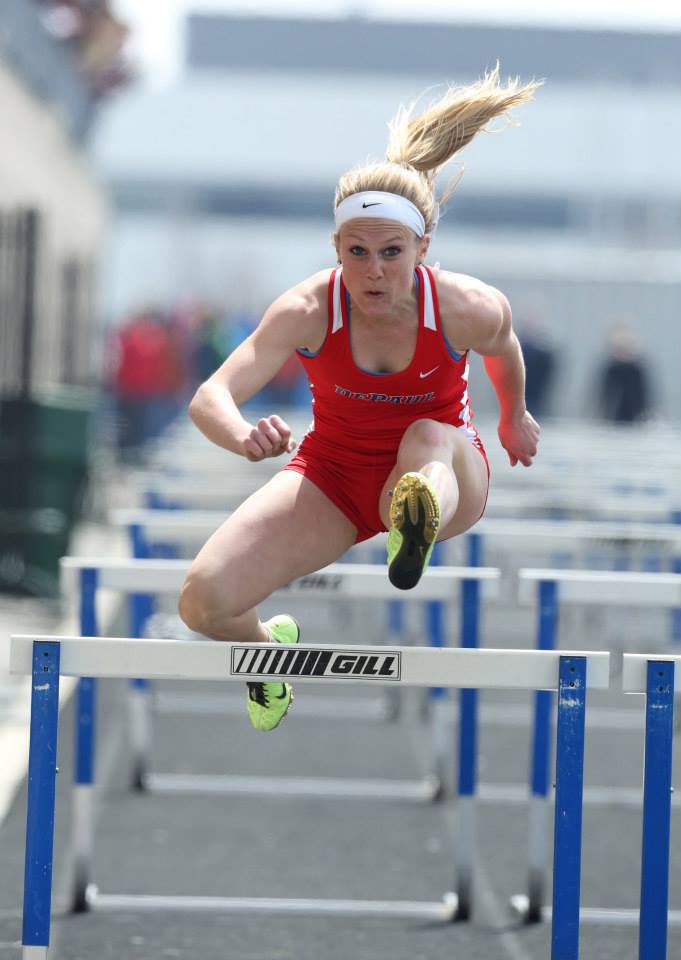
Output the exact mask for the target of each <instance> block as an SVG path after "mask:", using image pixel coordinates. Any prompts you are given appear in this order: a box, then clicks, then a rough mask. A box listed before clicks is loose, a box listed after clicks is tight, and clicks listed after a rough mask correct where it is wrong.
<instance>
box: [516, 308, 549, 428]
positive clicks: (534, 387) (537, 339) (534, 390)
mask: <svg viewBox="0 0 681 960" xmlns="http://www.w3.org/2000/svg"><path fill="white" fill-rule="evenodd" d="M518 339H519V340H520V346H521V347H522V351H523V357H524V358H525V402H526V404H527V409H528V410H529V411H530V413H531V414H533V416H535V417H542V416H544V415H545V414H546V413H547V411H548V410H550V407H551V400H550V397H551V390H552V388H553V383H554V380H555V373H556V352H555V348H554V346H553V344H552V342H551V339H550V336H549V332H548V330H547V327H546V324H545V323H544V321H543V320H541V319H540V317H539V316H538V315H534V314H530V315H528V316H527V317H526V318H525V319H524V320H522V321H521V322H520V323H519V324H518Z"/></svg>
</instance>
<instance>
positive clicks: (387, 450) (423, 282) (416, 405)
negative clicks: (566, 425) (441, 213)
mask: <svg viewBox="0 0 681 960" xmlns="http://www.w3.org/2000/svg"><path fill="white" fill-rule="evenodd" d="M416 280H417V287H418V307H419V329H418V335H417V340H416V349H415V350H414V355H413V357H412V359H411V362H410V363H409V366H408V367H406V369H404V370H400V371H399V372H398V373H372V372H371V371H368V370H362V369H361V368H360V367H358V366H357V364H356V363H355V361H354V358H353V356H352V349H351V345H350V298H349V295H348V293H347V290H346V288H345V284H344V283H343V275H342V270H340V269H338V270H333V271H332V273H331V277H330V279H329V294H328V297H329V321H328V329H327V333H326V338H325V340H324V343H323V344H322V346H321V347H320V349H319V350H318V351H317V352H316V353H309V352H308V351H306V350H299V351H298V358H299V360H300V362H301V363H302V365H303V367H304V368H305V372H306V373H307V376H308V379H309V381H310V389H311V391H312V409H313V415H314V419H313V421H312V424H311V426H310V429H309V430H308V432H307V433H306V434H305V436H304V438H303V440H302V442H301V444H300V446H299V448H298V450H297V452H296V454H295V456H294V457H293V458H292V459H291V460H290V462H289V463H288V464H287V465H286V466H285V467H284V469H285V470H295V471H297V472H298V473H302V474H303V476H305V477H307V478H308V479H309V480H311V481H312V482H313V483H314V484H315V485H316V486H317V487H319V488H320V490H322V491H323V493H325V494H326V496H327V497H328V498H329V499H330V500H331V501H332V502H333V503H335V504H336V506H337V507H338V508H339V509H340V510H341V511H342V512H343V513H344V514H345V516H346V517H348V519H349V520H350V521H351V522H352V523H354V524H355V526H356V527H357V541H356V542H357V543H359V542H361V541H362V540H368V539H369V537H373V536H374V535H375V534H377V533H380V532H381V531H382V530H385V526H384V525H383V522H382V521H381V517H380V515H379V512H378V499H379V496H380V493H381V490H382V488H383V484H384V483H385V481H386V479H387V477H388V474H389V473H390V471H391V470H392V468H393V467H394V466H395V461H396V458H397V450H398V447H399V445H400V441H401V439H402V436H403V434H404V431H405V430H406V428H407V427H408V426H409V425H410V424H411V423H413V422H414V421H415V420H423V419H430V420H438V421H439V422H440V423H449V424H451V425H452V426H454V427H458V428H459V429H460V430H462V431H463V432H464V433H465V434H466V436H467V437H468V438H469V439H470V440H471V442H472V443H473V445H474V446H475V447H476V448H477V449H478V450H479V451H480V453H481V454H482V456H483V457H484V459H485V463H487V457H486V455H485V450H484V448H483V445H482V442H481V440H480V438H479V436H478V432H477V430H476V429H475V427H474V426H473V422H472V418H473V411H472V409H471V404H470V400H469V397H468V369H469V364H468V353H467V352H466V353H464V354H461V355H459V354H457V353H455V352H454V351H453V350H452V349H451V347H449V345H448V344H447V342H446V339H445V336H444V334H443V331H442V327H441V322H440V308H439V304H438V299H437V290H436V287H435V280H434V278H433V274H432V272H431V270H430V269H429V268H428V267H423V266H419V267H417V268H416ZM487 469H488V476H489V466H488V468H487Z"/></svg>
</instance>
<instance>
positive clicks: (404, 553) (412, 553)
mask: <svg viewBox="0 0 681 960" xmlns="http://www.w3.org/2000/svg"><path fill="white" fill-rule="evenodd" d="M439 529H440V506H439V504H438V502H437V497H436V496H435V491H434V490H433V488H432V487H431V485H430V483H429V481H428V478H427V477H425V476H424V475H423V474H422V473H405V474H404V475H403V476H402V477H400V479H399V480H398V481H397V483H396V484H395V489H394V490H393V492H392V500H391V501H390V531H389V533H388V577H389V578H390V582H391V583H392V584H393V586H395V587H398V588H399V589H400V590H411V588H412V587H415V586H416V584H417V583H418V582H419V580H420V579H421V576H422V574H423V572H424V570H425V569H426V567H427V566H428V561H429V560H430V555H431V553H432V552H433V546H434V545H435V541H436V540H437V534H438V530H439Z"/></svg>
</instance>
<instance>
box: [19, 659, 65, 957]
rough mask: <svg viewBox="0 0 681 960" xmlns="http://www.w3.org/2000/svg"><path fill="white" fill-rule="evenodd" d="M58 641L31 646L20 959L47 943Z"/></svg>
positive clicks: (43, 953) (41, 953) (39, 952)
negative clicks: (31, 675)
mask: <svg viewBox="0 0 681 960" xmlns="http://www.w3.org/2000/svg"><path fill="white" fill-rule="evenodd" d="M59 651H60V646H59V643H58V642H54V641H52V642H49V641H36V642H35V643H34V644H33V677H32V686H31V733H30V741H29V757H28V810H27V816H26V858H25V865H24V913H23V931H22V938H21V942H22V948H23V954H22V955H23V958H24V960H46V958H47V948H48V946H49V943H50V907H51V901H52V853H53V846H54V803H55V789H56V779H57V727H58V721H59Z"/></svg>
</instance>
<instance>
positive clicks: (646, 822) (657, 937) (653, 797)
mask: <svg viewBox="0 0 681 960" xmlns="http://www.w3.org/2000/svg"><path fill="white" fill-rule="evenodd" d="M673 736H674V662H673V661H664V660H658V661H655V660H649V661H648V676H647V685H646V746H645V763H644V775H643V840H642V851H641V913H640V922H639V946H638V950H639V954H638V955H639V958H640V960H665V958H666V956H667V911H668V906H669V831H670V820H671V790H672V740H673Z"/></svg>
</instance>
